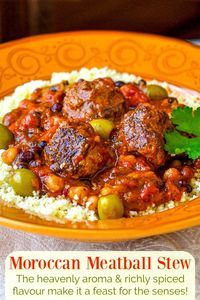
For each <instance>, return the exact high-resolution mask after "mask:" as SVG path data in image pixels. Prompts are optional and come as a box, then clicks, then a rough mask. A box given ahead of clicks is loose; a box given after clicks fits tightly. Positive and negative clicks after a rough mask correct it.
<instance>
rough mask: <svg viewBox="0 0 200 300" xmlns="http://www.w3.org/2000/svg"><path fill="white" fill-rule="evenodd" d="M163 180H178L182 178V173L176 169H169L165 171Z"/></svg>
mask: <svg viewBox="0 0 200 300" xmlns="http://www.w3.org/2000/svg"><path fill="white" fill-rule="evenodd" d="M163 178H164V180H171V181H174V180H177V179H179V178H180V172H179V171H178V170H177V169H176V168H169V169H168V170H166V171H165V173H164V176H163Z"/></svg>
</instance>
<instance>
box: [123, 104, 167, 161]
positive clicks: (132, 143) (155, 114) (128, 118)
mask: <svg viewBox="0 0 200 300" xmlns="http://www.w3.org/2000/svg"><path fill="white" fill-rule="evenodd" d="M170 126H171V123H170V120H169V117H168V116H167V114H166V113H165V112H163V111H160V110H158V109H156V108H155V107H153V106H151V105H150V104H143V103H141V104H139V105H138V106H137V107H136V108H135V109H134V110H132V111H129V112H128V113H127V114H125V115H124V119H123V120H122V122H121V124H120V130H119V135H118V139H119V141H120V143H121V150H122V152H125V153H139V154H141V155H143V156H145V157H146V159H147V160H148V161H149V162H151V163H152V164H153V165H154V166H155V167H159V166H162V165H163V164H164V163H165V160H166V153H165V151H164V133H165V131H166V130H167V129H168V128H170Z"/></svg>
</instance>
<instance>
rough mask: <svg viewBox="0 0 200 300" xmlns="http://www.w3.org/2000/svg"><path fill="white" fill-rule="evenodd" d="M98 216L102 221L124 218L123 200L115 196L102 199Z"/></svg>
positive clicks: (99, 202) (100, 199)
mask: <svg viewBox="0 0 200 300" xmlns="http://www.w3.org/2000/svg"><path fill="white" fill-rule="evenodd" d="M98 215H99V219H100V220H106V219H119V218H122V217H123V215H124V206H123V202H122V200H121V199H120V198H119V197H118V196H117V195H115V194H112V195H107V196H102V197H100V198H99V200H98Z"/></svg>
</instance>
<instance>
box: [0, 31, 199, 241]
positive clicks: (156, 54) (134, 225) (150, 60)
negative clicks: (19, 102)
mask: <svg viewBox="0 0 200 300" xmlns="http://www.w3.org/2000/svg"><path fill="white" fill-rule="evenodd" d="M0 52H1V57H2V63H1V66H0V67H1V68H0V72H1V73H0V89H1V90H0V97H1V98H2V97H3V96H5V95H8V94H10V93H11V92H12V91H13V89H14V88H15V87H16V86H18V85H21V84H23V83H24V82H27V81H30V80H32V79H48V78H49V77H50V74H51V73H52V72H55V71H56V72H62V71H71V70H74V69H80V68H81V67H87V68H91V67H104V66H108V67H110V68H113V69H116V70H118V71H120V72H129V73H134V74H137V75H139V76H142V77H144V78H149V79H151V78H155V79H157V80H160V81H167V82H169V83H172V84H175V85H177V86H181V87H186V88H190V89H194V90H197V91H198V90H199V89H200V67H199V63H198V61H199V58H200V51H199V49H198V47H196V46H193V45H190V44H189V43H187V42H183V41H178V40H175V39H170V38H164V37H159V36H153V35H146V34H138V33H126V32H102V31H91V32H70V33H61V34H53V35H44V36H38V37H32V38H27V39H22V40H19V41H14V42H10V43H7V44H4V45H2V46H1V47H0ZM199 206H200V199H199V198H198V199H196V200H193V201H192V202H187V203H185V204H182V205H180V206H179V207H176V208H174V209H171V210H168V211H165V212H162V213H157V214H154V215H149V216H142V217H136V218H133V219H119V220H109V221H95V222H87V223H86V222H81V223H80V222H77V223H72V222H67V223H66V224H64V225H61V224H57V223H53V222H48V221H44V220H41V219H39V218H37V217H33V216H29V215H27V214H25V213H23V212H22V211H20V210H16V209H14V208H10V207H5V206H3V205H2V204H1V206H0V214H1V217H0V223H1V224H2V225H5V226H9V227H12V228H16V229H22V230H26V231H30V232H35V233H41V234H47V235H52V236H58V237H64V238H70V239H78V240H87V241H120V240H127V239H133V238H140V237H144V236H150V235H155V234H161V233H165V232H171V231H175V230H179V229H183V228H187V227H190V226H195V225H199V224H200V214H199V212H198V211H199Z"/></svg>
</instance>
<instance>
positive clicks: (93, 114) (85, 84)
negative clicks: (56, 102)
mask: <svg viewBox="0 0 200 300" xmlns="http://www.w3.org/2000/svg"><path fill="white" fill-rule="evenodd" d="M124 112H125V100H124V97H123V95H122V93H121V92H120V90H119V88H117V87H116V86H115V84H114V82H113V81H112V79H111V78H103V79H102V78H100V79H95V80H93V81H86V80H82V81H79V82H76V83H74V84H73V85H71V86H70V87H68V88H67V89H66V94H65V98H64V103H63V115H64V116H66V117H67V118H72V119H79V120H82V121H85V120H86V121H89V120H92V119H96V118H108V119H114V118H115V117H119V116H120V115H121V114H123V113H124Z"/></svg>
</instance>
